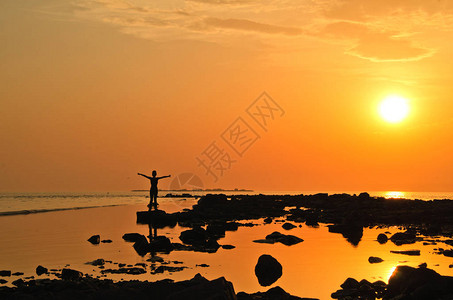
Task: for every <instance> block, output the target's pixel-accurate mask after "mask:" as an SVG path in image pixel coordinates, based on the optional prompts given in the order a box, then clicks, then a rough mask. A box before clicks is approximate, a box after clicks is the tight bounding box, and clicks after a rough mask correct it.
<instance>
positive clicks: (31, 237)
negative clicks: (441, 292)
mask: <svg viewBox="0 0 453 300" xmlns="http://www.w3.org/2000/svg"><path fill="white" fill-rule="evenodd" d="M95 195H97V196H95ZM118 195H120V196H115V195H113V194H109V195H103V194H85V195H80V194H77V195H72V196H68V195H58V196H56V195H53V196H51V197H49V195H42V197H41V198H38V199H41V200H45V201H47V202H46V203H45V205H47V206H45V208H46V209H49V207H54V208H55V207H63V208H64V207H71V203H73V205H74V203H77V205H75V206H74V207H83V206H84V205H86V206H106V205H112V204H115V205H119V204H129V205H122V206H114V207H98V208H92V209H82V210H65V211H53V212H47V213H37V214H29V215H22V214H19V215H12V216H3V217H0V228H2V230H1V231H0V241H1V243H2V247H1V248H0V270H12V271H13V272H17V271H20V272H24V273H25V275H24V276H30V275H35V268H36V267H37V266H38V265H43V266H45V267H47V268H49V269H52V268H55V269H60V268H63V267H64V266H66V265H67V264H69V265H70V267H71V268H74V269H77V270H80V271H82V272H84V273H89V274H91V275H93V276H99V275H101V273H100V270H99V269H98V268H97V267H93V266H91V265H87V264H86V263H87V262H89V261H93V260H95V259H98V258H104V259H105V260H111V261H112V262H117V263H125V264H131V265H135V264H136V263H145V264H146V265H147V266H148V267H147V271H148V272H147V273H146V274H142V275H137V276H133V275H121V274H118V275H108V278H112V279H114V280H122V279H139V280H149V281H155V280H160V279H163V278H172V279H174V280H185V279H190V278H192V277H193V276H194V275H195V274H196V273H201V274H202V275H203V276H205V277H207V278H208V279H215V278H218V277H220V276H225V278H226V279H227V280H229V281H231V282H233V285H234V287H235V291H236V292H239V291H246V292H249V293H250V292H257V291H265V290H267V289H269V288H270V287H266V288H263V287H261V286H259V284H258V281H257V279H256V277H255V275H254V267H255V264H256V262H257V260H258V257H259V256H260V255H262V254H271V255H272V256H274V257H275V258H276V259H277V260H278V261H279V262H280V263H281V264H282V266H283V276H282V277H281V278H280V279H279V280H278V281H277V282H276V283H274V285H272V286H277V285H278V286H281V287H282V288H283V289H285V290H286V291H287V292H289V293H291V294H294V295H297V296H301V297H316V298H319V299H330V294H331V293H332V292H334V291H336V290H337V289H338V288H339V285H340V284H341V283H342V282H343V281H344V280H345V279H346V278H347V277H354V278H356V279H359V280H360V279H363V278H365V279H368V280H370V281H375V280H384V281H387V279H388V277H389V276H390V274H391V272H392V271H393V269H394V268H395V267H396V266H397V265H398V264H405V265H411V266H417V265H419V264H420V263H423V262H426V263H428V267H430V268H433V269H434V270H436V271H437V272H439V273H441V274H443V275H450V276H451V275H453V269H450V268H449V265H450V264H452V263H453V261H452V259H451V258H447V257H444V256H440V255H437V254H435V253H434V248H437V247H444V248H449V247H448V246H446V245H445V244H439V245H437V246H435V245H423V243H422V242H417V243H416V244H412V245H404V246H395V245H394V244H393V243H391V242H389V243H387V244H385V245H380V244H379V243H377V241H376V237H377V235H378V234H379V233H382V232H386V231H390V232H391V233H394V232H397V231H398V230H399V229H398V228H395V227H392V228H384V229H377V228H374V229H365V230H364V236H363V238H362V240H361V242H360V243H359V245H358V246H353V245H351V244H349V243H348V242H347V241H346V240H345V239H344V238H343V237H342V236H341V235H340V234H333V233H329V232H328V230H327V228H326V227H325V226H320V227H319V228H311V227H307V226H305V224H303V226H302V227H301V228H295V229H293V230H291V231H289V232H286V231H285V230H283V229H282V228H281V224H282V223H279V222H274V223H272V224H268V225H264V224H263V222H262V221H261V220H258V221H257V222H258V223H259V224H260V225H259V226H255V227H251V228H249V227H240V228H239V230H238V231H236V232H227V233H226V236H225V238H222V239H220V240H219V243H220V244H221V245H223V244H231V245H234V246H236V248H235V249H232V250H224V249H219V250H218V251H217V253H212V254H208V253H198V252H187V251H173V252H171V253H170V254H159V256H161V257H162V258H164V260H165V261H169V262H170V263H169V264H168V265H169V266H181V265H182V266H187V267H188V268H187V269H184V270H183V271H181V272H175V273H168V272H164V273H163V274H155V275H152V274H150V272H149V271H150V267H149V265H150V262H148V261H147V259H149V258H150V254H148V255H146V256H145V257H140V256H139V255H137V253H136V252H135V250H134V249H133V247H132V244H131V243H126V242H125V241H123V240H122V238H121V237H122V235H123V234H124V233H127V232H138V233H141V234H144V235H148V234H149V227H148V226H146V225H137V224H136V215H135V214H136V211H138V210H143V209H145V208H146V207H145V205H146V203H147V202H148V199H146V198H144V195H145V193H119V194H118ZM374 195H376V194H374ZM417 198H421V197H419V196H417ZM441 198H444V197H441ZM2 199H3V200H2V201H4V202H2V203H7V202H8V201H10V202H11V201H13V200H14V199H16V200H17V199H21V201H22V202H21V203H20V204H17V206H14V205H11V208H10V209H15V210H16V211H17V210H21V209H18V207H20V208H21V207H23V206H28V207H29V206H32V203H33V204H34V205H36V206H35V208H34V209H41V208H40V207H44V206H39V205H37V204H36V203H37V202H39V201H40V200H37V199H36V198H35V197H33V196H27V197H23V198H22V197H12V198H7V197H3V198H2ZM27 201H28V202H27ZM52 201H54V202H52ZM84 201H85V202H84ZM159 201H160V202H159V203H160V205H161V206H160V208H161V209H165V210H166V211H168V212H175V211H180V210H182V209H184V208H190V207H191V206H192V205H193V204H194V203H195V201H196V200H195V199H192V198H189V199H184V198H171V199H170V198H166V199H159ZM55 202H57V203H58V205H61V206H57V205H55ZM80 203H82V204H80ZM52 204H53V206H52ZM20 205H22V206H20ZM2 208H3V207H2ZM3 211H7V210H5V208H3ZM185 229H186V228H180V227H179V226H176V227H174V228H165V229H160V230H159V231H158V234H159V235H166V236H168V237H169V238H170V239H171V240H172V241H173V242H180V241H179V238H178V237H179V234H180V232H181V231H182V230H185ZM273 231H280V232H282V233H289V234H293V235H296V236H299V237H301V238H303V239H304V242H302V243H300V244H297V245H293V246H290V247H288V246H285V245H282V244H273V245H269V244H257V243H254V242H253V240H256V239H262V238H264V237H265V236H266V235H267V234H270V233H272V232H273ZM93 234H100V235H101V239H111V240H113V243H111V244H102V243H101V244H100V245H91V244H90V243H89V242H87V239H88V238H89V237H90V236H91V235H93ZM409 249H419V250H421V256H405V255H400V254H392V253H390V250H409ZM369 256H379V257H381V258H383V259H384V262H382V263H380V264H369V263H368V257H369ZM175 261H180V262H183V264H176V263H174V262H175ZM199 264H207V265H209V267H200V266H197V265H199ZM116 267H117V265H115V264H106V268H116ZM41 277H42V276H41ZM5 279H6V280H8V281H9V283H8V284H10V282H12V281H13V280H15V279H16V277H14V276H13V277H11V278H5ZM272 286H271V287H272Z"/></svg>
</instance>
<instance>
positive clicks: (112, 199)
mask: <svg viewBox="0 0 453 300" xmlns="http://www.w3.org/2000/svg"><path fill="white" fill-rule="evenodd" d="M319 192H320V191H309V192H307V191H249V192H244V191H225V192H223V193H225V194H227V195H234V194H279V195H284V194H289V195H298V194H304V195H307V194H316V193H319ZM167 193H172V194H175V195H178V194H182V193H190V194H192V195H196V196H202V195H204V194H207V193H221V192H201V191H194V192H186V191H184V192H180V191H179V192H178V191H175V192H169V191H161V192H160V193H159V196H160V197H159V200H158V201H159V202H160V203H161V202H162V201H163V202H165V203H172V202H175V198H165V197H163V196H165V195H166V194H167ZM328 193H329V194H337V193H348V194H359V193H360V192H358V191H352V192H351V191H346V192H328ZM369 194H370V195H371V196H375V197H385V198H407V199H420V200H434V199H453V193H451V192H445V193H439V192H401V191H376V192H369ZM180 198H185V197H180ZM148 202H149V198H148V192H146V191H137V192H83V193H80V192H78V193H0V216H5V215H18V214H30V213H39V212H49V211H58V210H72V209H83V208H94V207H106V206H117V205H133V204H147V203H148Z"/></svg>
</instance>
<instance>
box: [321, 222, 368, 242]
mask: <svg viewBox="0 0 453 300" xmlns="http://www.w3.org/2000/svg"><path fill="white" fill-rule="evenodd" d="M327 226H328V227H329V232H332V233H341V234H342V235H343V237H344V238H345V239H346V240H347V241H348V242H349V243H351V244H352V245H354V246H357V245H358V244H359V243H360V240H361V239H362V236H363V227H362V226H360V225H355V224H332V225H327Z"/></svg>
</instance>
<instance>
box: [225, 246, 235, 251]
mask: <svg viewBox="0 0 453 300" xmlns="http://www.w3.org/2000/svg"><path fill="white" fill-rule="evenodd" d="M222 248H223V249H226V250H230V249H234V248H236V246H233V245H222Z"/></svg>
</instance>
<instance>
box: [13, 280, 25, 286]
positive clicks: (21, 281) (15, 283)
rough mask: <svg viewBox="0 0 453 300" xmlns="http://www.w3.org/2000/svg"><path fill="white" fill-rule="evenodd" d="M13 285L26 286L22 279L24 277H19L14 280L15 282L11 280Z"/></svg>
mask: <svg viewBox="0 0 453 300" xmlns="http://www.w3.org/2000/svg"><path fill="white" fill-rule="evenodd" d="M11 283H12V284H13V285H15V286H17V287H22V286H25V281H24V280H23V279H22V278H19V279H17V280H14V281H13V282H11Z"/></svg>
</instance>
